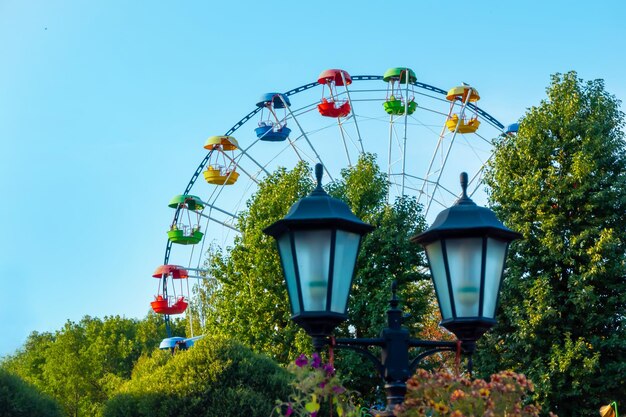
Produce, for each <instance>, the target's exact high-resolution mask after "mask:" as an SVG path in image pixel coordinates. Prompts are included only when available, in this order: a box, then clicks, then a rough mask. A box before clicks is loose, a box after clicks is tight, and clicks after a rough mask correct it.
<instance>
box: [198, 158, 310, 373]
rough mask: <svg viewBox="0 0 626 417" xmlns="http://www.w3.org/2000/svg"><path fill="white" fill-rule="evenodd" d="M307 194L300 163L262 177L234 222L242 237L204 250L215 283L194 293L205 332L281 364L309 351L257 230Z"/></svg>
mask: <svg viewBox="0 0 626 417" xmlns="http://www.w3.org/2000/svg"><path fill="white" fill-rule="evenodd" d="M311 189H312V183H311V180H310V177H309V169H308V167H307V166H306V165H305V164H299V165H298V166H296V167H295V168H294V169H293V170H292V171H287V170H285V169H281V170H279V171H277V172H275V173H274V174H272V175H270V176H268V177H267V178H266V179H265V180H264V181H263V182H262V183H261V184H259V188H258V190H257V193H256V195H255V196H254V198H253V199H252V200H251V201H249V202H248V208H247V211H246V212H245V213H243V214H242V215H241V216H240V217H239V226H238V227H239V230H241V231H242V234H241V235H240V236H238V237H237V238H236V239H235V243H234V247H232V248H229V249H228V250H227V251H225V252H224V253H220V252H219V251H218V250H216V249H213V250H211V251H210V254H209V259H208V267H209V271H210V272H209V275H210V276H211V277H213V278H215V280H212V281H205V282H204V284H203V285H204V287H203V288H201V289H200V291H199V296H200V300H201V303H200V304H201V305H200V311H201V312H202V314H203V316H204V321H205V323H206V332H207V333H218V334H222V335H229V336H231V337H234V338H236V339H237V340H239V341H240V342H242V343H243V344H245V345H246V346H251V347H253V348H254V349H255V350H256V351H258V352H264V353H266V354H268V355H270V356H271V357H273V358H275V359H276V360H278V361H279V362H282V363H287V362H288V361H289V358H292V357H295V356H296V355H297V353H299V352H301V351H304V350H309V349H310V348H309V341H308V339H307V338H306V336H305V334H304V333H303V332H302V331H301V330H299V329H298V327H297V326H296V325H295V324H293V323H292V322H291V320H290V317H291V315H290V312H289V302H288V300H287V294H286V290H285V287H284V280H283V276H282V272H281V267H280V261H279V258H278V252H277V250H276V243H275V242H274V239H273V238H271V237H269V236H266V235H265V234H264V233H263V232H262V230H263V229H264V228H265V227H267V226H269V225H270V224H272V223H274V222H275V221H277V220H279V219H281V218H283V217H284V216H285V214H287V211H288V210H289V208H290V207H291V205H292V204H293V203H295V202H296V201H297V200H299V199H300V198H302V197H304V196H305V195H307V194H308V193H309V192H310V191H311Z"/></svg>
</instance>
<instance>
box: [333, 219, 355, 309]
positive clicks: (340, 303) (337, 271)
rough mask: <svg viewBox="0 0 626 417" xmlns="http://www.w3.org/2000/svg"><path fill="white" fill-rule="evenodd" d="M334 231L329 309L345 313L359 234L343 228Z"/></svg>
mask: <svg viewBox="0 0 626 417" xmlns="http://www.w3.org/2000/svg"><path fill="white" fill-rule="evenodd" d="M336 233H337V234H336V240H335V260H334V266H333V288H332V294H333V299H332V302H331V305H330V309H331V310H332V311H334V312H336V313H340V314H345V312H346V307H347V304H348V295H349V293H350V286H351V284H352V274H353V272H354V265H355V264H356V256H357V252H358V250H359V242H360V240H361V236H359V235H358V234H356V233H350V232H345V231H343V230H337V232H336Z"/></svg>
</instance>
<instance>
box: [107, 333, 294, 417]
mask: <svg viewBox="0 0 626 417" xmlns="http://www.w3.org/2000/svg"><path fill="white" fill-rule="evenodd" d="M290 379H291V378H290V376H289V374H288V373H287V372H286V371H285V370H284V369H282V368H281V367H279V366H278V365H277V364H276V363H274V362H273V361H272V360H270V359H269V358H267V357H265V356H262V355H259V354H255V353H253V352H252V351H250V350H249V349H248V348H245V347H243V346H242V345H241V344H239V343H237V342H234V341H233V340H229V339H224V338H222V337H219V336H215V335H207V336H205V337H204V338H202V339H200V340H199V341H197V342H196V344H195V345H194V347H193V348H192V349H189V350H187V351H181V352H178V353H176V354H175V355H170V354H169V353H166V352H161V351H156V352H154V353H153V355H152V356H151V357H149V358H148V357H144V358H143V359H142V360H141V361H140V362H139V363H138V364H137V366H136V367H135V371H134V372H133V376H132V379H131V380H130V381H128V382H127V383H125V384H124V385H123V386H122V387H121V388H120V389H119V391H118V394H117V395H116V396H114V397H113V398H111V399H110V400H109V401H108V402H107V404H106V406H105V407H104V410H103V412H102V416H103V417H125V416H128V417H142V416H145V417H152V416H160V417H167V416H172V417H185V416H189V417H212V416H216V417H217V416H219V417H221V416H248V417H256V416H258V417H267V416H268V415H269V414H270V413H271V411H272V408H273V406H274V401H275V399H276V398H280V397H285V396H286V395H287V394H288V392H289V382H290Z"/></svg>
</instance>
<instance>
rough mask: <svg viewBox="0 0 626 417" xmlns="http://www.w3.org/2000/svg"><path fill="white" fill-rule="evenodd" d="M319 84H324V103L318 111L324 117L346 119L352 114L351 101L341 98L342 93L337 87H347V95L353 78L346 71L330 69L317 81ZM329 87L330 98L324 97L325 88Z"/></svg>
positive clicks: (322, 102)
mask: <svg viewBox="0 0 626 417" xmlns="http://www.w3.org/2000/svg"><path fill="white" fill-rule="evenodd" d="M317 82H318V83H320V84H322V101H321V103H320V104H318V105H317V110H318V111H319V112H320V114H321V115H322V116H325V117H334V118H337V117H346V116H347V115H349V114H350V110H351V109H350V101H349V100H347V99H341V98H339V96H340V93H339V92H338V90H337V87H345V88H346V92H344V93H341V95H343V94H346V93H347V86H348V85H350V84H352V77H350V74H348V73H347V72H346V71H344V70H340V69H329V70H326V71H323V72H322V73H321V74H320V76H319V77H318V79H317ZM325 85H327V86H328V94H329V95H328V96H324V88H323V86H325Z"/></svg>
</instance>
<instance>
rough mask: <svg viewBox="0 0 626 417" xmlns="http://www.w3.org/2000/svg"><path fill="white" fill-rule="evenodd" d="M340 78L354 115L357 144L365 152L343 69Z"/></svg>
mask: <svg viewBox="0 0 626 417" xmlns="http://www.w3.org/2000/svg"><path fill="white" fill-rule="evenodd" d="M340 74H341V79H342V81H343V85H344V87H345V89H346V96H347V97H348V103H349V104H350V108H351V109H352V114H353V116H354V127H355V128H356V134H357V137H358V138H359V146H360V148H361V153H365V148H364V147H363V139H362V138H361V131H360V130H359V124H358V122H357V120H356V112H355V111H354V104H353V103H352V98H351V97H350V89H349V88H348V83H347V82H346V77H345V75H344V73H343V71H341V72H340Z"/></svg>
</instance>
